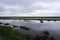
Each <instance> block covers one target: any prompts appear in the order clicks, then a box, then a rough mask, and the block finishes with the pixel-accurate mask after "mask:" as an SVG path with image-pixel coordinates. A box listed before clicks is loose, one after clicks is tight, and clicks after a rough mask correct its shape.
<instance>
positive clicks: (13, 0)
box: [0, 0, 60, 15]
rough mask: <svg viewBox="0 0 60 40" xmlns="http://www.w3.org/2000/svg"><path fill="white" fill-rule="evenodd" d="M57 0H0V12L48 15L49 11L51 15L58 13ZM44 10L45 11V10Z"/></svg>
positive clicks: (59, 6)
mask: <svg viewBox="0 0 60 40" xmlns="http://www.w3.org/2000/svg"><path fill="white" fill-rule="evenodd" d="M59 2H60V1H59V0H0V4H1V6H2V5H3V6H2V7H0V12H3V13H0V14H1V15H4V14H5V13H6V14H8V15H15V14H17V15H20V14H22V13H23V14H24V15H25V14H31V15H41V14H44V15H47V14H48V15H50V14H49V13H51V15H59V13H60V12H59V11H58V10H59V8H60V5H59V4H60V3H59ZM39 10H40V12H39ZM45 10H47V11H46V12H45ZM48 10H49V13H48ZM51 10H53V11H51ZM54 11H55V12H54ZM43 12H45V13H43Z"/></svg>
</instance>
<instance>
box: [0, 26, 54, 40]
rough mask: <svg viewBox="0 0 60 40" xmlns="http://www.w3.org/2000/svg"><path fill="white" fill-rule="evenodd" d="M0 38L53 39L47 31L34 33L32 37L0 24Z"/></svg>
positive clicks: (12, 39) (10, 39)
mask: <svg viewBox="0 0 60 40" xmlns="http://www.w3.org/2000/svg"><path fill="white" fill-rule="evenodd" d="M0 40H55V39H54V38H53V37H50V36H49V32H48V31H44V32H43V35H42V36H41V34H40V35H36V37H35V38H34V37H32V36H31V35H30V34H26V35H24V34H21V33H20V32H17V31H16V30H13V29H12V28H11V27H9V26H0Z"/></svg>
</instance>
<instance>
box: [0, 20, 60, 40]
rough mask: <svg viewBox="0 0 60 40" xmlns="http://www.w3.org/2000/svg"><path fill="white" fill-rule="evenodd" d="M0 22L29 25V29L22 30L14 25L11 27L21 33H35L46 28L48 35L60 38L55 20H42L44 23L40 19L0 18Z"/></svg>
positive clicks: (59, 29) (59, 26) (58, 27)
mask: <svg viewBox="0 0 60 40" xmlns="http://www.w3.org/2000/svg"><path fill="white" fill-rule="evenodd" d="M0 22H3V23H10V25H17V26H26V27H29V28H30V30H23V29H20V28H19V27H18V28H17V27H15V28H13V29H15V30H18V31H19V32H21V33H24V34H31V35H36V34H37V33H39V32H42V31H43V30H48V31H49V32H50V35H52V36H53V37H54V38H56V39H57V40H59V39H60V22H59V21H56V22H53V21H50V22H47V21H44V23H40V21H35V20H33V21H32V20H31V21H23V20H21V21H20V20H9V21H8V20H4V21H3V20H0Z"/></svg>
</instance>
